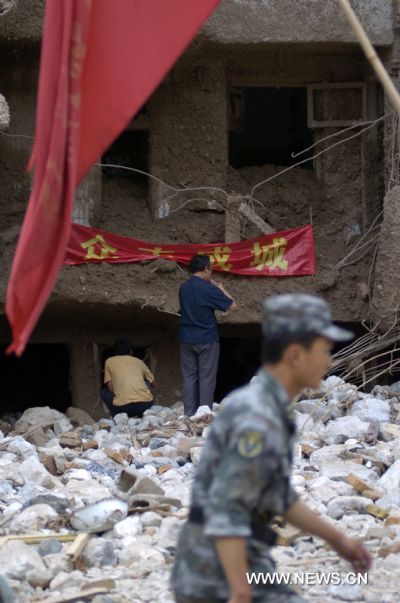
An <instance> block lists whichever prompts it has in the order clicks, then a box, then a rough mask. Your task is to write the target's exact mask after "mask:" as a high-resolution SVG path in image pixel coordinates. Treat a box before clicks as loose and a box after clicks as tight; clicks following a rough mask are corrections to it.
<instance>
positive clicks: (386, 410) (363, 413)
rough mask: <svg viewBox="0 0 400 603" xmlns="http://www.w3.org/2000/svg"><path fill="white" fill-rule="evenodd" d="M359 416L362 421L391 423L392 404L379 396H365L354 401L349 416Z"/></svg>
mask: <svg viewBox="0 0 400 603" xmlns="http://www.w3.org/2000/svg"><path fill="white" fill-rule="evenodd" d="M349 415H350V416H353V417H358V418H359V419H361V421H367V422H369V421H378V422H379V423H389V420H390V405H389V402H388V401H387V400H379V399H378V398H364V399H362V400H358V401H357V402H354V404H353V405H352V407H351V408H350V410H349V411H348V412H347V416H349Z"/></svg>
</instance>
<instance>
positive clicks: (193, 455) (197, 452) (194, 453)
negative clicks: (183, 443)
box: [190, 446, 202, 465]
mask: <svg viewBox="0 0 400 603" xmlns="http://www.w3.org/2000/svg"><path fill="white" fill-rule="evenodd" d="M201 451H202V447H201V446H193V448H191V449H190V459H191V461H192V463H193V464H194V465H197V464H198V462H199V460H200V457H201Z"/></svg>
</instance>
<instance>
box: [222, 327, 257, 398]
mask: <svg viewBox="0 0 400 603" xmlns="http://www.w3.org/2000/svg"><path fill="white" fill-rule="evenodd" d="M260 358H261V338H260V337H257V336H254V337H221V339H220V357H219V365H218V374H217V386H216V389H215V396H214V398H215V401H216V402H221V400H222V399H223V398H224V397H225V396H227V395H228V394H229V393H230V392H231V391H232V390H234V389H236V388H237V387H240V386H241V385H245V384H246V383H248V382H249V381H250V379H251V378H252V377H253V376H254V375H255V373H256V372H257V371H258V369H259V368H260Z"/></svg>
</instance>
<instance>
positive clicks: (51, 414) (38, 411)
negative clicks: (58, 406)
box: [15, 406, 65, 433]
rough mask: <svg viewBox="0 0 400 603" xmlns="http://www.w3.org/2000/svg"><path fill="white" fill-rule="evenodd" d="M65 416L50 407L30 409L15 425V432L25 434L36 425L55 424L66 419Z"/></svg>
mask: <svg viewBox="0 0 400 603" xmlns="http://www.w3.org/2000/svg"><path fill="white" fill-rule="evenodd" d="M64 418H65V415H63V414H62V412H59V411H58V410H54V408H49V406H37V407H34V408H28V409H27V410H26V411H25V412H24V414H23V415H22V417H21V418H20V419H18V421H17V422H16V423H15V431H16V432H18V433H25V432H26V431H28V430H29V428H30V427H35V426H36V425H42V424H43V425H46V424H47V425H48V424H53V423H55V422H56V421H57V420H58V419H64Z"/></svg>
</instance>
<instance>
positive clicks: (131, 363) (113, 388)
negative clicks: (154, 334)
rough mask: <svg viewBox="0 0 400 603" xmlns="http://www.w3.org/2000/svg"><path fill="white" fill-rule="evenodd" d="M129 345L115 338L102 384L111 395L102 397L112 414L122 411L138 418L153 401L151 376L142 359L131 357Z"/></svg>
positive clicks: (152, 378) (130, 346)
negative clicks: (113, 349) (113, 353)
mask: <svg viewBox="0 0 400 603" xmlns="http://www.w3.org/2000/svg"><path fill="white" fill-rule="evenodd" d="M132 348H133V346H132V343H131V342H130V341H129V340H128V339H120V340H118V341H117V342H116V343H115V355H114V356H112V357H111V358H109V359H108V360H107V361H106V364H105V369H104V383H105V385H106V387H107V389H108V390H109V392H110V393H111V395H112V396H113V398H111V397H110V396H105V397H104V396H102V397H103V399H104V401H105V403H106V405H107V407H108V409H109V411H110V413H111V415H112V416H113V417H114V416H115V415H116V414H118V413H123V412H125V413H127V414H128V415H129V416H136V417H141V416H142V415H143V413H144V411H145V410H147V409H148V408H151V406H152V404H153V393H152V391H151V386H152V385H153V384H154V375H153V374H152V372H151V371H150V369H149V368H148V366H147V365H146V364H145V363H144V362H143V361H142V360H139V358H135V357H134V356H132V351H133V350H132Z"/></svg>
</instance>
